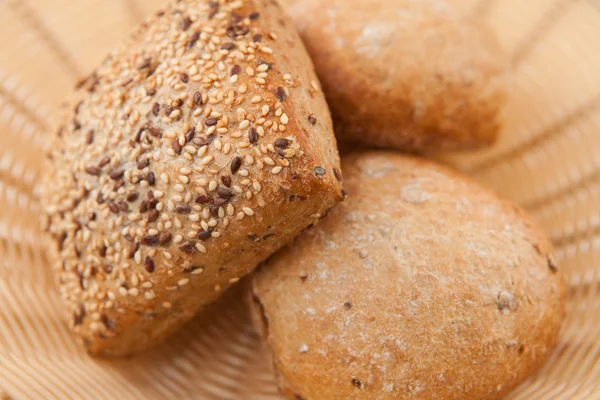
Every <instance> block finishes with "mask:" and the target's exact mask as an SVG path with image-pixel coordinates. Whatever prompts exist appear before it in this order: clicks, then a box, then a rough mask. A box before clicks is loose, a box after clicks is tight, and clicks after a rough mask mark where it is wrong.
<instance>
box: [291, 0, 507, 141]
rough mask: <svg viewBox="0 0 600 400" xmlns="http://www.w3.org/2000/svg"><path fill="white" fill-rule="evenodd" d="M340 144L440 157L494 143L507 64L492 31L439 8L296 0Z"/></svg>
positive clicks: (380, 1) (430, 3)
mask: <svg viewBox="0 0 600 400" xmlns="http://www.w3.org/2000/svg"><path fill="white" fill-rule="evenodd" d="M287 10H288V12H289V14H290V15H291V17H292V19H293V20H294V22H295V24H296V26H297V28H298V30H299V32H300V34H301V37H302V39H303V40H304V43H305V44H306V47H307V49H308V52H309V53H310V55H311V57H312V58H313V62H314V63H315V68H316V70H317V74H318V75H319V78H320V79H321V82H322V83H323V88H324V91H325V94H326V96H327V99H328V101H329V104H330V106H331V110H332V115H333V117H334V122H335V123H334V126H335V130H336V134H337V135H338V139H339V140H341V141H349V142H355V143H360V144H363V145H367V146H374V147H394V148H399V149H403V150H411V151H414V150H418V151H434V150H441V149H444V150H447V149H473V148H478V147H482V146H486V145H489V144H491V143H492V142H494V140H495V139H496V137H497V135H498V132H499V129H500V115H499V112H500V110H501V109H502V107H503V105H504V100H505V99H504V98H505V87H504V86H505V82H504V81H505V76H504V72H505V70H506V66H507V62H506V57H505V55H504V54H503V52H502V51H501V49H500V46H499V44H498V42H497V40H496V38H495V37H494V36H493V35H492V34H491V33H490V31H489V30H488V29H487V27H485V26H483V25H482V24H480V23H479V22H478V21H475V20H474V19H472V18H471V17H466V16H463V15H461V14H460V13H459V12H458V11H457V10H456V9H454V7H452V6H451V5H450V4H448V3H447V2H445V1H443V0H372V1H363V0H330V1H327V2H326V3H323V2H322V1H321V0H295V1H293V2H291V4H290V6H289V8H288V9H287Z"/></svg>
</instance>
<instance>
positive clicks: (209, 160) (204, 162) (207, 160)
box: [201, 154, 215, 165]
mask: <svg viewBox="0 0 600 400" xmlns="http://www.w3.org/2000/svg"><path fill="white" fill-rule="evenodd" d="M214 159H215V156H213V155H212V154H211V155H209V156H206V157H204V158H203V159H202V161H201V163H202V165H209V164H210V163H212V162H213V160H214Z"/></svg>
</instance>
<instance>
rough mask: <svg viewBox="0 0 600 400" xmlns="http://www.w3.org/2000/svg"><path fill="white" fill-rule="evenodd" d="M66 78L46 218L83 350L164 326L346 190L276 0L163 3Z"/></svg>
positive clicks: (322, 108) (162, 330) (142, 340)
mask: <svg viewBox="0 0 600 400" xmlns="http://www.w3.org/2000/svg"><path fill="white" fill-rule="evenodd" d="M77 89H78V90H77V92H76V93H75V95H74V96H73V98H72V99H71V100H70V101H69V102H67V103H66V104H65V106H64V107H63V110H62V118H61V120H60V127H59V129H58V130H57V137H56V140H55V142H54V143H53V148H52V149H50V155H49V158H50V163H49V173H48V179H47V180H46V185H45V186H46V187H45V195H44V204H45V213H46V216H47V218H46V219H45V221H44V228H46V229H48V230H49V231H50V233H51V234H52V237H53V239H54V243H56V246H53V247H54V249H55V250H56V254H54V260H55V261H56V270H57V271H58V278H59V284H60V290H61V294H62V296H63V298H64V299H65V300H66V301H67V304H68V308H69V313H70V322H71V325H72V327H73V329H74V331H75V333H76V334H77V336H78V337H79V338H80V339H81V341H82V342H83V344H84V345H86V347H87V348H88V350H89V351H90V352H93V353H102V354H126V353H131V352H135V351H138V350H141V349H143V348H145V347H148V346H150V345H152V344H154V343H156V342H158V341H160V340H161V339H162V338H163V337H165V336H166V335H167V334H168V333H169V332H171V331H173V330H174V329H175V328H176V327H177V326H179V325H180V324H181V323H183V322H185V320H187V319H189V318H190V317H191V316H192V315H193V314H194V313H195V312H196V310H197V309H198V308H199V307H200V306H202V305H203V304H205V303H207V302H210V301H212V300H214V299H215V298H216V297H217V296H218V294H219V293H220V292H221V291H222V290H224V289H225V288H226V287H227V286H229V285H231V284H232V283H234V282H236V281H237V280H238V279H239V277H240V276H242V275H244V274H246V273H248V272H249V271H250V270H251V269H252V268H253V267H254V266H255V265H256V264H257V263H258V262H260V261H262V260H263V259H264V258H266V257H268V256H269V255H270V254H271V253H272V252H274V251H275V250H277V248H279V247H280V246H282V245H283V244H285V243H286V242H287V241H289V240H290V239H291V238H292V237H293V236H295V235H296V234H298V233H299V232H300V231H301V230H302V229H304V228H306V226H308V225H310V224H312V223H314V222H315V221H316V220H318V219H319V218H320V217H322V216H323V215H324V214H325V213H326V212H327V210H328V209H329V208H331V207H332V206H333V205H335V203H337V202H338V201H339V200H341V198H342V193H341V174H340V172H339V157H338V154H337V148H336V144H335V139H334V137H333V132H332V126H331V119H330V116H329V111H328V107H327V104H326V102H325V99H324V97H323V95H322V93H321V91H320V88H319V83H318V81H317V78H316V76H315V74H314V71H313V68H312V64H311V62H310V59H309V58H308V56H307V54H306V51H305V49H304V47H303V45H302V43H301V42H300V40H299V38H298V36H297V34H296V33H295V31H294V30H293V28H291V24H289V23H288V22H287V20H286V18H285V16H284V15H283V13H282V11H281V10H280V8H279V6H278V5H277V3H276V2H275V1H268V0H244V1H242V0H237V1H201V0H184V1H177V2H173V3H172V4H171V5H169V6H168V7H167V8H166V9H165V10H164V11H161V12H159V13H157V14H156V15H155V16H154V17H153V18H151V19H150V20H149V21H148V22H146V23H145V24H143V25H142V26H141V27H140V28H139V29H138V30H137V31H136V32H134V34H133V35H132V36H131V38H130V40H128V41H127V43H125V44H124V45H123V46H121V47H120V48H118V49H117V50H115V51H114V52H112V53H111V54H110V55H109V56H108V57H107V58H106V59H105V60H104V62H103V63H102V65H101V66H100V67H99V68H98V69H97V70H96V71H95V72H94V73H92V74H91V75H90V76H89V77H88V78H86V79H84V80H82V81H81V82H80V83H79V84H78V86H77Z"/></svg>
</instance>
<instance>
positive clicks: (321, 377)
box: [253, 152, 565, 400]
mask: <svg viewBox="0 0 600 400" xmlns="http://www.w3.org/2000/svg"><path fill="white" fill-rule="evenodd" d="M342 165H343V168H344V174H345V175H344V186H345V188H346V190H347V191H348V198H347V200H346V201H345V202H344V203H343V204H341V205H340V206H338V207H336V208H335V209H334V210H333V211H332V212H331V213H330V215H329V216H328V217H327V218H326V219H325V220H323V221H322V222H321V223H320V224H319V225H318V226H316V227H315V228H313V229H311V230H310V231H308V232H307V233H306V234H303V235H302V236H300V237H299V238H298V239H296V241H295V242H294V243H293V244H292V245H290V246H288V247H286V248H285V249H283V250H282V251H280V252H279V253H277V254H276V255H275V256H274V257H272V258H271V259H270V260H269V261H268V262H267V264H266V265H265V266H264V267H262V268H261V269H259V271H258V273H257V274H256V275H255V277H254V280H253V295H254V304H255V305H256V306H257V307H255V311H256V315H257V318H262V325H263V332H264V334H265V335H266V338H267V341H268V344H269V347H270V349H271V351H272V353H273V354H274V361H275V366H276V369H277V371H278V376H279V382H280V385H281V387H282V389H283V391H284V393H285V394H286V395H287V396H288V397H289V398H290V399H304V400H328V399H357V400H359V399H369V400H373V399H382V400H387V399H461V400H464V399H478V400H479V399H499V398H501V397H502V396H504V395H505V394H507V393H508V392H509V391H510V390H511V389H513V388H514V387H515V386H516V385H517V384H519V383H520V382H522V381H523V379H524V378H525V377H527V376H528V375H530V374H531V373H532V372H533V371H535V370H536V369H537V368H538V367H539V366H540V365H541V363H542V362H543V361H544V360H545V359H546V356H547V355H548V353H549V351H550V349H552V347H553V346H554V344H555V343H556V341H557V337H558V333H559V330H560V326H561V323H562V321H563V319H564V315H565V310H564V306H565V304H564V302H565V286H564V282H563V279H562V277H561V274H560V273H559V272H558V268H557V267H556V263H555V261H554V260H553V258H552V249H551V244H550V243H549V241H548V239H547V238H546V237H545V235H544V234H543V233H542V232H541V231H540V229H539V228H538V227H537V226H536V225H535V224H534V223H533V222H532V220H531V219H530V218H529V216H528V215H526V213H524V212H523V211H522V210H520V209H519V208H517V207H516V206H515V205H514V204H511V203H509V202H506V201H503V200H500V199H498V198H497V197H496V196H495V195H494V194H493V193H491V192H490V191H488V190H486V189H484V188H482V187H481V186H479V185H478V184H477V183H475V182H473V181H471V180H469V179H468V178H465V177H463V176H461V175H459V174H458V173H456V172H453V171H451V170H450V169H448V168H445V167H443V166H439V165H436V164H433V163H431V162H428V161H424V160H419V159H416V158H411V157H407V156H401V155H398V154H393V153H383V152H382V153H374V152H373V153H363V154H357V155H350V156H348V157H345V158H344V159H343V160H342Z"/></svg>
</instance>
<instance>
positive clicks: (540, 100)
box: [0, 0, 600, 400]
mask: <svg viewBox="0 0 600 400" xmlns="http://www.w3.org/2000/svg"><path fill="white" fill-rule="evenodd" d="M163 1H164V0H4V1H0V32H1V33H0V43H1V44H0V399H4V398H12V399H36V400H37V399H61V400H62V399H86V400H87V399H111V400H112V399H151V400H154V399H157V400H161V399H165V400H166V399H280V397H279V395H278V394H277V390H276V388H275V386H274V379H273V377H272V372H271V369H270V365H269V363H268V361H267V360H266V359H265V357H263V356H261V350H260V348H261V347H260V342H259V340H258V338H257V337H256V335H255V334H254V333H253V332H252V329H251V327H250V324H249V318H248V316H247V310H246V309H245V308H244V306H243V304H242V303H241V302H239V301H238V300H239V295H240V293H239V290H235V289H234V290H232V291H229V292H228V293H227V294H226V295H225V297H224V298H223V299H222V300H221V301H219V303H218V304H215V305H214V306H211V307H209V309H208V310H207V311H206V312H205V313H204V314H203V315H200V316H198V317H197V318H196V319H195V320H193V321H192V322H191V323H189V324H188V325H187V326H186V327H185V328H184V329H182V330H181V331H180V332H179V333H178V334H176V336H175V337H174V338H172V339H171V340H169V341H168V342H167V343H165V344H163V345H161V346H160V347H158V348H156V349H154V350H151V351H150V352H148V353H145V354H143V355H141V356H138V357H136V358H132V359H128V360H115V361H106V360H95V359H91V358H90V357H88V356H87V355H86V354H85V353H84V352H83V351H82V350H81V349H80V348H79V347H78V346H77V345H76V344H75V343H74V341H73V340H72V339H71V337H70V334H69V332H68V330H67V324H66V321H65V316H64V314H63V309H62V304H61V303H60V301H59V298H58V296H57V293H56V291H55V288H54V286H53V279H52V277H51V274H50V268H49V266H48V263H47V262H46V260H45V258H44V254H43V253H42V252H41V251H40V248H39V246H38V243H40V238H39V231H38V217H37V214H38V210H39V203H38V197H37V194H38V186H37V183H38V176H39V175H40V165H39V160H40V152H41V151H42V149H43V147H44V145H45V136H44V128H45V125H46V121H47V117H48V115H49V113H50V112H51V111H52V110H53V109H54V108H56V107H57V105H58V104H59V103H60V102H61V101H62V99H63V97H64V95H65V92H66V91H68V90H69V89H70V87H71V86H72V85H73V83H74V82H75V81H76V80H77V78H78V77H80V76H82V75H83V74H84V73H85V72H87V71H90V70H91V69H92V67H93V66H94V65H95V64H96V63H98V62H99V61H100V59H101V58H102V57H103V56H104V54H105V53H107V52H108V51H109V49H110V48H111V47H113V46H114V45H115V44H116V43H118V42H119V41H120V40H121V39H122V38H123V37H125V35H126V34H127V33H128V31H129V30H130V29H131V27H132V26H133V25H135V24H136V23H138V22H140V21H141V20H142V19H143V18H144V17H145V16H146V15H147V14H149V13H151V12H152V11H154V10H155V9H157V8H159V7H160V6H161V5H162V4H161V3H162V2H163ZM454 1H455V2H457V3H460V5H461V7H464V10H465V12H470V13H475V14H478V15H480V16H481V17H482V18H484V19H486V20H488V21H489V23H490V24H491V25H492V26H493V27H494V28H495V29H496V30H497V31H498V32H499V35H500V38H501V41H502V42H503V45H504V47H505V48H506V49H507V50H508V52H509V53H510V54H511V56H512V64H513V67H514V70H515V73H514V76H515V79H514V81H515V82H514V87H513V90H512V92H511V101H510V105H509V107H508V110H507V123H506V130H505V132H504V136H503V137H502V139H501V140H500V142H499V143H498V144H497V145H496V146H495V147H494V148H493V149H491V150H488V151H484V152H480V153H476V154H468V155H465V154H462V155H448V156H444V161H446V162H449V163H451V164H453V165H455V166H457V167H458V168H460V169H462V170H464V171H466V172H467V173H469V174H471V175H473V176H474V177H475V178H476V179H478V180H480V181H482V182H484V183H486V184H488V185H490V186H492V187H493V188H494V189H496V190H497V191H498V192H499V193H501V194H502V195H504V196H505V197H508V198H510V199H513V200H516V201H517V202H519V203H520V204H522V205H523V206H524V207H526V208H528V209H529V210H530V211H531V212H532V213H533V215H534V216H535V217H536V218H537V219H538V220H539V222H540V223H541V224H542V226H543V227H544V228H545V229H546V231H547V232H548V234H549V235H550V236H551V238H552V240H553V242H554V244H555V246H556V251H557V256H558V258H559V260H560V262H561V264H562V266H563V270H564V271H565V273H566V276H567V282H568V286H569V302H568V319H567V323H566V324H565V327H564V329H563V332H562V337H561V341H560V344H559V346H558V348H557V349H556V351H555V352H554V353H553V355H552V357H551V359H550V360H549V362H548V363H547V364H546V365H545V366H544V368H543V369H542V370H541V371H539V373H538V374H537V375H536V376H534V377H532V378H531V379H530V380H528V381H527V382H526V383H525V384H523V385H522V386H521V387H520V388H519V389H518V390H517V391H516V392H515V393H514V394H513V398H518V399H600V345H599V340H598V339H600V290H599V288H600V1H596V0H587V1H586V0H527V1H522V0H496V1H494V0H487V1H486V0H454Z"/></svg>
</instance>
